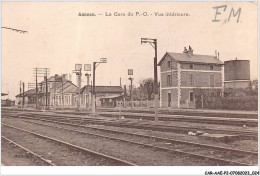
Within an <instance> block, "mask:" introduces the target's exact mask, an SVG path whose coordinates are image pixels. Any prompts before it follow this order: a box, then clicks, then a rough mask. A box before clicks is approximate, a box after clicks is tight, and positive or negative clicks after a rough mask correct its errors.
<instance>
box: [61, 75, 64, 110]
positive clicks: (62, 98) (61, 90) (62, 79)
mask: <svg viewBox="0 0 260 176" xmlns="http://www.w3.org/2000/svg"><path fill="white" fill-rule="evenodd" d="M61 96H62V97H61V99H62V100H61V101H62V109H64V95H63V76H62V77H61Z"/></svg>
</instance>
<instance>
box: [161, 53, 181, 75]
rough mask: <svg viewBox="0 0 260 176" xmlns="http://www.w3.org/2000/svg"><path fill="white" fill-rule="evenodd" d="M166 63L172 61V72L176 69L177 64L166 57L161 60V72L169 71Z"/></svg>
mask: <svg viewBox="0 0 260 176" xmlns="http://www.w3.org/2000/svg"><path fill="white" fill-rule="evenodd" d="M168 61H172V68H173V69H174V70H176V69H177V62H176V61H175V60H173V59H172V58H171V57H170V56H168V55H167V56H166V57H165V59H164V60H163V62H162V63H161V72H164V71H169V70H171V68H169V67H168Z"/></svg>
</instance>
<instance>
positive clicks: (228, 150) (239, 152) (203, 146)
mask: <svg viewBox="0 0 260 176" xmlns="http://www.w3.org/2000/svg"><path fill="white" fill-rule="evenodd" d="M27 119H28V118H27ZM30 120H35V119H34V118H31V119H30ZM38 120H41V121H44V122H50V123H52V125H48V124H43V123H39V122H32V121H28V120H25V121H26V122H28V123H34V124H37V125H42V126H48V127H53V128H59V129H62V130H68V131H72V132H77V133H81V134H85V135H92V136H97V137H102V138H107V139H111V140H116V141H122V142H127V143H131V144H135V145H141V146H144V147H147V148H153V149H156V150H163V151H167V152H172V153H177V154H180V155H187V156H191V157H196V158H200V159H208V160H211V161H214V162H216V163H221V164H223V163H225V164H230V165H244V166H249V165H250V164H248V163H242V162H235V161H231V160H226V159H223V158H216V157H212V156H206V155H201V154H196V153H190V152H185V151H180V150H175V149H172V148H169V146H168V147H164V146H156V145H155V144H147V143H140V142H139V141H137V142H136V141H133V140H126V139H125V137H122V138H116V137H114V136H112V137H111V136H108V135H107V134H108V133H110V134H112V135H113V134H121V135H130V136H135V137H141V138H146V139H150V140H151V139H152V140H153V141H155V140H157V141H160V142H168V144H169V142H170V144H174V145H176V144H181V145H184V146H185V145H186V147H190V146H193V147H194V148H196V150H198V148H200V150H204V149H210V150H212V149H214V150H216V151H218V152H220V151H221V153H222V154H223V152H224V153H229V155H230V153H231V152H232V153H233V155H234V154H235V155H245V156H247V155H249V156H251V157H257V155H258V153H257V152H252V151H244V150H237V149H232V148H225V147H218V146H213V145H206V144H199V143H194V142H188V141H181V140H175V139H169V138H162V137H157V136H150V135H144V134H138V133H130V132H124V131H120V130H111V129H105V128H100V127H91V126H85V125H75V124H72V123H65V122H58V121H53V120H45V119H38ZM53 124H54V125H53ZM58 124H59V125H66V126H73V127H76V129H78V128H84V129H92V130H96V131H103V132H105V134H106V135H103V134H97V133H96V132H95V133H90V132H86V131H80V130H75V129H70V128H65V127H60V126H57V125H58ZM172 147H173V146H172ZM173 148H174V147H173ZM216 153H217V152H216ZM226 157H227V155H226Z"/></svg>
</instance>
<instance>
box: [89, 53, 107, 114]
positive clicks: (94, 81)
mask: <svg viewBox="0 0 260 176" xmlns="http://www.w3.org/2000/svg"><path fill="white" fill-rule="evenodd" d="M101 63H107V58H100V62H93V91H92V92H93V96H92V97H93V101H92V112H93V115H94V116H95V115H96V91H95V85H96V68H97V66H99V64H101ZM96 64H97V65H96Z"/></svg>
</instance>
